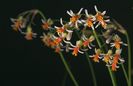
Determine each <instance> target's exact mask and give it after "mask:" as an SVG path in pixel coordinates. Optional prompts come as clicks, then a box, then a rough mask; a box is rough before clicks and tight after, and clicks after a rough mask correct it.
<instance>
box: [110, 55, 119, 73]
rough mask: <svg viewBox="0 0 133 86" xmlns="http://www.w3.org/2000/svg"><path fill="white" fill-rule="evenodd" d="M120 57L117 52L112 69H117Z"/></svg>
mask: <svg viewBox="0 0 133 86" xmlns="http://www.w3.org/2000/svg"><path fill="white" fill-rule="evenodd" d="M119 57H120V55H119V54H115V55H114V58H113V63H112V71H116V68H117V63H118V60H119Z"/></svg>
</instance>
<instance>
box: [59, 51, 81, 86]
mask: <svg viewBox="0 0 133 86" xmlns="http://www.w3.org/2000/svg"><path fill="white" fill-rule="evenodd" d="M59 54H60V57H61V60H62V62H63V64H64V66H65V68H66V70H67V72H68V74H69V76H70V78H71V79H72V81H73V83H74V85H75V86H79V85H78V83H77V81H76V79H75V77H74V76H73V74H72V72H71V70H70V68H69V66H68V64H67V62H66V61H65V59H64V57H63V54H62V53H61V52H60V53H59Z"/></svg>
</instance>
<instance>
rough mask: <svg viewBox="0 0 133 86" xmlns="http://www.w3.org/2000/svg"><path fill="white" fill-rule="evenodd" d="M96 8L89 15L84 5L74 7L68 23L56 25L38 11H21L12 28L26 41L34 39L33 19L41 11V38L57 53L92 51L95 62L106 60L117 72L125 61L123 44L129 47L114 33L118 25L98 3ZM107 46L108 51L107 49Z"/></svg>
mask: <svg viewBox="0 0 133 86" xmlns="http://www.w3.org/2000/svg"><path fill="white" fill-rule="evenodd" d="M94 9H95V12H96V13H95V14H94V15H93V14H89V13H88V11H87V9H85V10H84V9H83V8H81V9H80V10H79V12H77V13H74V12H73V11H72V10H70V11H67V14H68V15H69V16H70V20H69V21H68V22H67V21H64V20H63V19H62V18H60V19H59V21H58V23H60V25H58V26H57V25H55V24H56V22H57V21H55V20H52V19H50V18H49V19H46V18H44V17H43V16H42V13H41V12H40V11H38V10H32V11H27V12H25V13H22V14H20V16H19V17H18V18H17V19H11V20H12V22H13V23H14V24H13V25H12V27H13V29H14V30H15V31H19V32H20V33H21V34H23V35H25V38H26V39H27V40H32V39H33V38H36V37H37V35H38V34H37V33H34V32H33V28H32V24H33V19H34V18H35V15H37V14H40V15H41V16H42V17H43V19H42V25H41V27H42V30H43V35H42V36H39V37H40V38H41V39H42V42H43V43H44V45H46V46H48V47H51V48H52V49H54V50H55V52H57V53H59V52H61V51H66V52H71V51H72V55H74V56H77V55H78V54H79V53H81V54H84V53H85V52H86V53H87V52H88V51H89V50H91V51H93V52H94V54H92V53H91V54H90V58H92V59H93V61H94V62H99V61H104V62H105V63H106V65H107V66H109V67H111V68H112V71H116V70H117V68H119V66H118V64H119V63H123V62H124V59H123V58H122V57H121V53H122V45H124V46H127V44H125V43H123V42H122V40H121V38H120V36H119V35H118V34H116V33H113V34H112V30H115V29H114V28H115V26H114V27H111V26H113V23H112V22H111V20H110V19H109V16H106V15H105V14H106V11H103V12H101V11H99V10H98V9H97V7H96V6H94ZM83 10H84V13H83ZM30 18H31V19H30ZM33 25H34V24H33ZM115 31H117V30H115ZM120 31H121V30H119V32H120ZM97 33H98V34H97ZM76 39H77V40H76ZM75 40H76V41H75ZM99 40H100V41H101V40H103V42H102V43H103V44H102V45H100V46H102V47H100V46H99V44H98V42H100V41H99ZM104 48H106V49H108V50H107V51H105V52H104V50H103V49H104Z"/></svg>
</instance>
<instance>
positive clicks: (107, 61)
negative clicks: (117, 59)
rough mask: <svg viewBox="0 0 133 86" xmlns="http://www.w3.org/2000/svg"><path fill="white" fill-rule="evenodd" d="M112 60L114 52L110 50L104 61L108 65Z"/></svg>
mask: <svg viewBox="0 0 133 86" xmlns="http://www.w3.org/2000/svg"><path fill="white" fill-rule="evenodd" d="M111 58H112V50H108V53H107V54H105V55H104V58H103V61H104V62H106V63H107V64H108V63H109V61H110V59H111Z"/></svg>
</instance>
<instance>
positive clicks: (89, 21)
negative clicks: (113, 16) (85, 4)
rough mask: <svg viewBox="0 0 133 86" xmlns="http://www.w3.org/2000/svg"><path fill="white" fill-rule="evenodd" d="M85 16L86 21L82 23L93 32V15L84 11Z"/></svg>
mask: <svg viewBox="0 0 133 86" xmlns="http://www.w3.org/2000/svg"><path fill="white" fill-rule="evenodd" d="M85 14H86V17H87V19H86V20H82V22H83V23H85V24H84V26H87V27H89V28H90V27H91V28H92V30H94V26H93V23H94V21H95V17H94V16H93V15H91V14H88V11H87V10H85Z"/></svg>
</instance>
